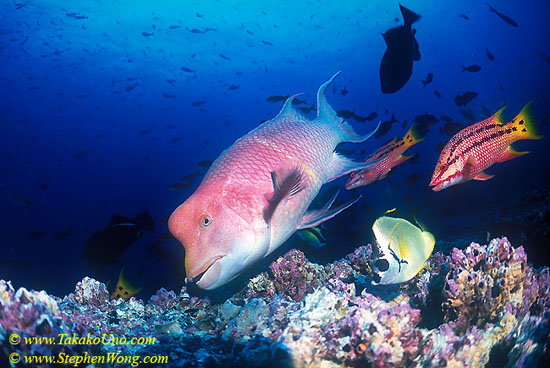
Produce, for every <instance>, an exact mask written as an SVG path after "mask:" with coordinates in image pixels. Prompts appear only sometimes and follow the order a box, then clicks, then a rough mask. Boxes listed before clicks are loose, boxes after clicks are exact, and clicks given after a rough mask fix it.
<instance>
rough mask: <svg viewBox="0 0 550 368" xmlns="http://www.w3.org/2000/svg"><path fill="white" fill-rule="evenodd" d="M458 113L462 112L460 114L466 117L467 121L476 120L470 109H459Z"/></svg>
mask: <svg viewBox="0 0 550 368" xmlns="http://www.w3.org/2000/svg"><path fill="white" fill-rule="evenodd" d="M460 113H461V114H462V116H464V117H465V118H466V119H468V121H469V122H471V123H475V122H476V118H475V116H474V113H473V112H472V109H460Z"/></svg>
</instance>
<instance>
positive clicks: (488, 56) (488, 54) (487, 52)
mask: <svg viewBox="0 0 550 368" xmlns="http://www.w3.org/2000/svg"><path fill="white" fill-rule="evenodd" d="M485 53H486V54H487V58H488V59H489V60H491V61H493V60H495V56H494V55H493V54H492V53H491V51H489V49H485Z"/></svg>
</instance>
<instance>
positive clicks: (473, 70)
mask: <svg viewBox="0 0 550 368" xmlns="http://www.w3.org/2000/svg"><path fill="white" fill-rule="evenodd" d="M480 70H481V67H480V66H479V65H476V64H473V65H469V66H464V65H462V72H463V73H464V72H470V73H477V72H479V71H480Z"/></svg>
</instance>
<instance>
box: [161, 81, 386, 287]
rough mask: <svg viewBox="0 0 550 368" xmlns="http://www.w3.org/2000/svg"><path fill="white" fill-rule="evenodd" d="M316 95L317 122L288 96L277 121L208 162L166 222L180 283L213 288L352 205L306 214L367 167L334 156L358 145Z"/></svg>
mask: <svg viewBox="0 0 550 368" xmlns="http://www.w3.org/2000/svg"><path fill="white" fill-rule="evenodd" d="M338 74H339V73H336V74H335V75H334V76H333V77H332V78H331V79H330V80H329V81H328V82H326V83H324V84H323V85H322V86H321V87H320V88H319V91H318V92H317V106H318V109H317V117H316V118H315V119H314V120H308V119H307V118H306V117H304V116H302V115H301V114H300V113H298V112H297V111H296V110H295V109H294V108H293V106H292V101H293V99H294V98H296V97H297V96H299V95H295V96H292V97H290V98H289V99H288V100H287V101H286V102H285V104H284V106H283V108H282V110H281V111H280V112H279V114H278V115H277V116H276V117H275V118H274V119H272V120H269V121H267V122H265V123H263V124H262V125H260V126H259V127H257V128H256V129H254V130H252V131H251V132H249V133H248V134H246V135H245V136H244V137H242V138H240V139H238V140H237V141H236V142H235V143H233V145H232V146H230V147H229V148H228V149H226V150H225V151H224V152H223V153H222V154H221V155H220V157H218V158H217V159H216V161H214V163H213V164H212V166H211V167H210V169H209V170H208V172H207V173H206V175H205V177H204V178H203V180H202V182H201V184H200V186H199V187H198V188H197V190H196V191H195V193H193V195H191V197H189V198H188V199H187V200H186V201H185V202H184V203H183V204H181V205H180V206H179V207H178V208H176V210H175V211H174V212H173V213H172V215H171V216H170V219H169V222H168V226H169V228H170V232H171V233H172V235H174V237H175V238H176V239H178V240H179V241H180V242H181V243H182V244H183V246H184V248H185V269H186V273H187V280H188V281H191V282H195V283H196V284H197V286H198V287H200V288H202V289H214V288H217V287H219V286H222V285H224V284H226V283H228V282H229V281H231V280H232V279H234V278H235V277H237V276H238V275H239V274H240V273H241V272H242V271H243V270H244V269H245V268H247V267H249V266H251V265H252V264H254V263H256V262H257V261H258V260H260V259H262V258H263V257H265V256H267V255H268V254H270V253H271V252H273V251H274V250H275V249H277V248H278V247H279V246H280V245H281V244H283V243H284V242H285V240H287V239H288V238H289V237H290V236H291V235H292V234H293V233H294V232H295V231H296V230H299V229H306V228H312V227H315V226H317V225H319V224H320V223H322V222H324V221H326V220H328V219H330V218H332V217H334V216H336V215H337V214H338V213H340V212H341V211H343V210H344V209H346V208H347V207H349V206H351V205H352V204H353V203H355V202H356V201H357V200H358V199H359V198H357V199H355V200H353V201H351V202H349V203H346V204H343V205H341V206H339V207H336V208H331V206H332V204H333V202H334V200H335V199H336V195H335V196H334V197H333V198H332V199H331V200H330V201H329V202H328V203H327V204H326V205H324V206H323V207H322V208H320V209H313V210H310V211H307V210H308V207H309V205H310V204H311V202H312V201H313V199H314V198H315V196H316V195H317V193H318V192H319V190H320V188H321V186H322V185H323V184H325V183H327V182H329V181H331V180H334V179H336V178H338V177H340V176H342V175H346V174H349V173H350V172H352V171H356V170H358V169H363V168H366V167H368V166H370V165H371V163H358V162H354V161H352V160H350V159H348V158H346V157H344V156H341V155H340V154H338V153H336V152H335V151H334V150H335V148H336V146H337V145H338V144H339V143H342V142H363V141H365V140H366V139H368V138H369V137H370V136H371V135H372V134H374V132H375V131H376V129H375V131H373V132H371V133H370V134H367V135H364V136H362V135H358V134H357V133H355V132H354V131H353V129H352V127H351V126H350V125H349V124H347V123H346V122H345V121H343V120H342V119H341V118H339V117H338V116H337V115H336V112H335V111H334V110H333V109H332V107H331V106H330V105H329V104H328V103H327V101H326V98H325V96H324V92H325V89H326V88H327V86H328V85H329V84H330V83H331V82H332V81H333V80H334V78H335V77H336V76H337V75H338Z"/></svg>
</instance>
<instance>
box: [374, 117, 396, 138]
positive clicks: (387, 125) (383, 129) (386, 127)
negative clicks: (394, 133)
mask: <svg viewBox="0 0 550 368" xmlns="http://www.w3.org/2000/svg"><path fill="white" fill-rule="evenodd" d="M393 123H397V119H396V118H395V114H392V116H391V119H390V120H386V121H384V122H383V123H382V124H380V128H378V130H377V131H376V133H375V134H374V138H381V137H383V136H385V135H386V133H387V132H389V131H390V129H391V127H392V125H393Z"/></svg>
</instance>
